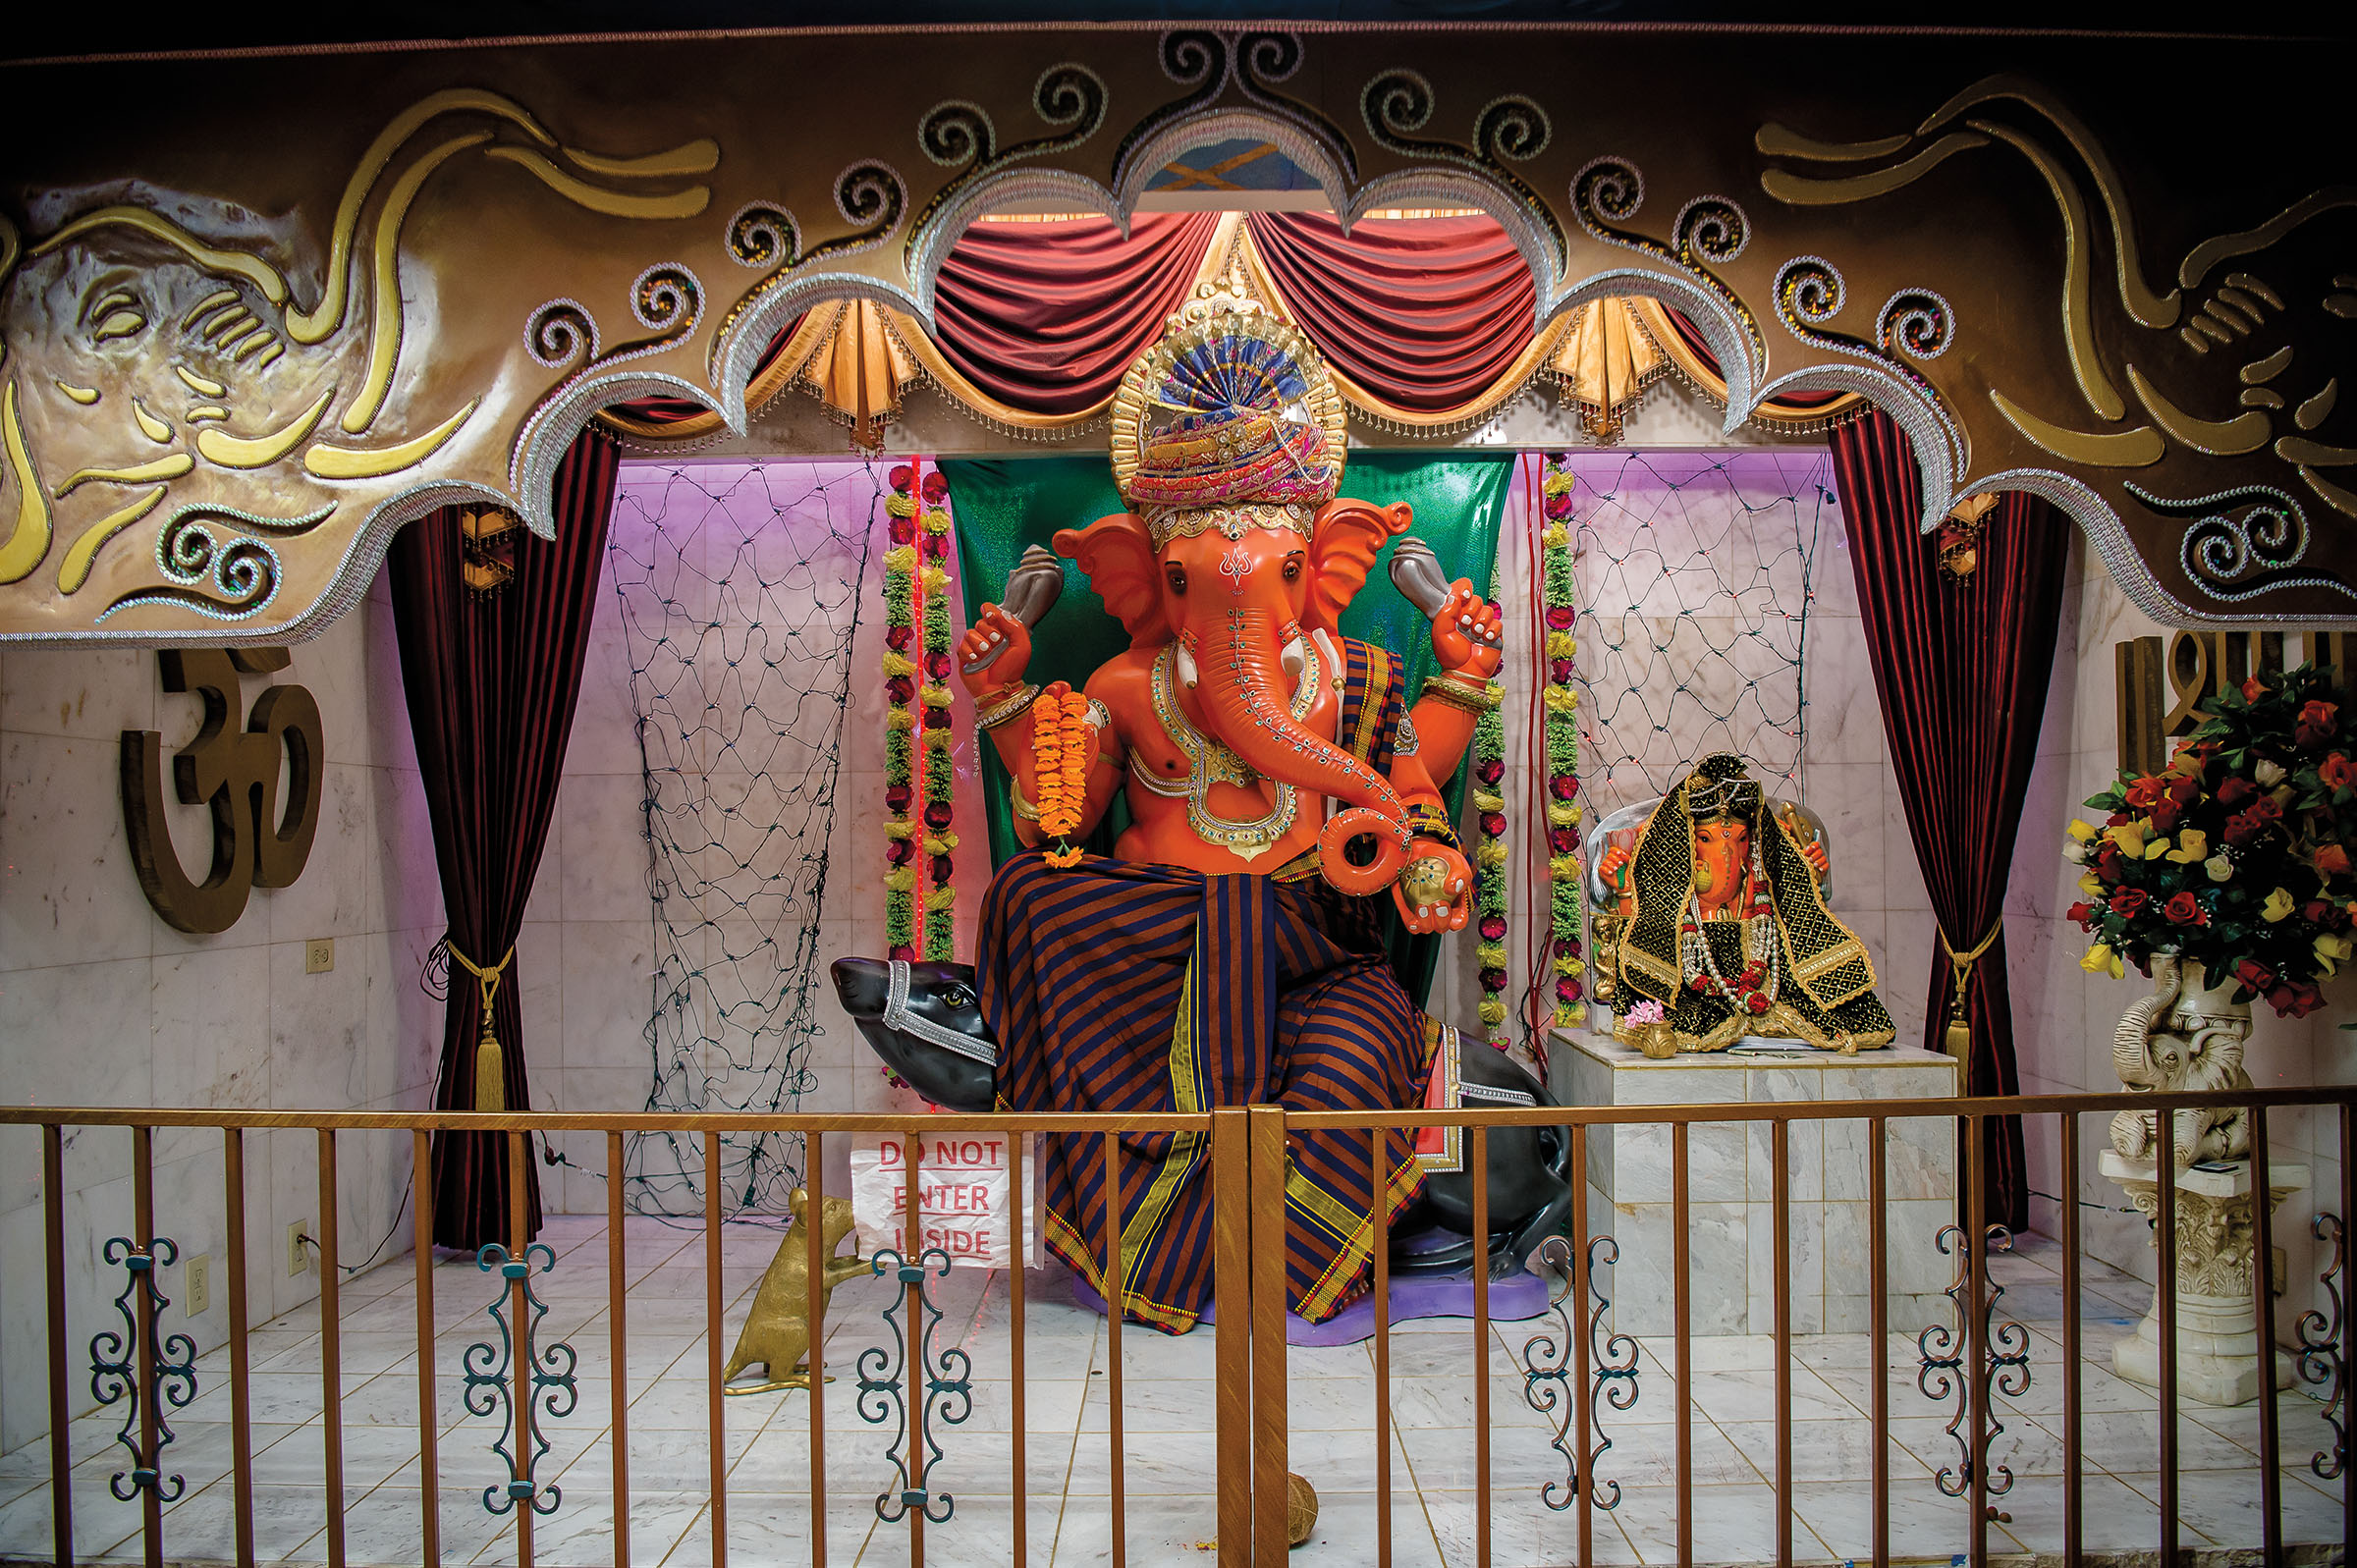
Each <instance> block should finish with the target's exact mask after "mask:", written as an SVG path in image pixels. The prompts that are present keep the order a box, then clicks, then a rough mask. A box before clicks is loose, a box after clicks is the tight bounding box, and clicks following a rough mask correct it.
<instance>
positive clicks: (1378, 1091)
mask: <svg viewBox="0 0 2357 1568" xmlns="http://www.w3.org/2000/svg"><path fill="white" fill-rule="evenodd" d="M1282 875H1283V874H1280V877H1282ZM1280 877H1268V876H1217V877H1215V876H1206V875H1205V874H1203V873H1201V872H1196V871H1187V870H1182V869H1180V868H1178V867H1175V866H1164V865H1153V864H1147V863H1144V862H1140V861H1130V860H1113V859H1106V858H1103V857H1101V856H1096V855H1091V856H1088V857H1087V858H1086V859H1084V860H1083V861H1082V862H1081V863H1080V864H1079V865H1077V866H1074V867H1072V868H1070V869H1069V870H1065V871H1057V870H1052V869H1050V868H1049V867H1048V866H1047V865H1046V864H1045V862H1044V861H1043V860H1042V859H1041V857H1040V855H1039V854H1038V853H1036V852H1032V853H1027V854H1023V855H1018V856H1016V857H1015V858H1014V859H1013V860H1010V861H1009V862H1008V863H1007V864H1006V865H1005V866H1004V867H1002V868H1001V870H1000V871H999V874H998V876H997V877H996V878H995V879H994V880H993V881H992V883H991V886H990V892H989V895H988V897H987V898H986V899H985V901H984V903H983V908H982V936H981V942H980V944H979V952H978V953H977V959H978V961H977V963H976V970H977V979H978V987H977V989H978V991H979V995H980V1000H981V1005H982V1014H983V1016H984V1018H986V1019H987V1020H988V1021H989V1023H990V1027H991V1031H992V1033H993V1034H995V1035H996V1036H997V1037H998V1041H999V1064H998V1094H999V1103H1000V1105H1001V1106H1002V1107H1004V1108H1008V1109H1012V1110H1079V1111H1097V1112H1108V1113H1116V1114H1118V1113H1122V1112H1130V1113H1143V1112H1151V1111H1160V1112H1165V1113H1168V1112H1171V1111H1185V1112H1195V1111H1201V1110H1205V1109H1209V1108H1212V1107H1215V1106H1240V1105H1254V1104H1264V1105H1283V1106H1287V1107H1288V1108H1295V1109H1301V1110H1313V1109H1314V1110H1364V1109H1392V1108H1400V1107H1407V1106H1414V1105H1416V1104H1418V1103H1419V1102H1420V1099H1421V1096H1422V1094H1423V1087H1424V1080H1425V1076H1426V1074H1427V1073H1428V1072H1429V1071H1430V1070H1431V1061H1432V1054H1433V1036H1432V1034H1431V1032H1430V1031H1428V1030H1427V1028H1426V1024H1425V1019H1424V1015H1423V1014H1422V1013H1421V1012H1420V1011H1419V1010H1418V1009H1417V1008H1416V1006H1415V1004H1414V1003H1413V1002H1411V1001H1410V1000H1408V997H1407V994H1406V993H1405V992H1404V991H1402V990H1400V988H1399V983H1398V981H1397V980H1396V979H1394V978H1393V975H1392V972H1391V970H1390V968H1389V966H1388V965H1387V963H1386V961H1385V959H1384V957H1383V955H1382V953H1381V952H1380V951H1375V952H1369V951H1362V950H1357V947H1358V946H1359V945H1358V944H1349V945H1345V942H1346V941H1347V939H1345V940H1344V941H1338V940H1336V938H1335V937H1334V936H1332V935H1330V934H1329V933H1330V932H1334V931H1336V930H1337V929H1338V922H1337V921H1336V919H1335V918H1334V912H1333V910H1332V908H1331V899H1330V898H1328V897H1322V896H1321V892H1320V890H1321V887H1322V885H1321V884H1318V883H1317V882H1315V881H1314V880H1280ZM1373 1136H1374V1135H1373V1134H1371V1133H1357V1132H1349V1133H1343V1132H1322V1133H1317V1134H1307V1135H1304V1134H1296V1135H1294V1137H1293V1138H1292V1140H1291V1143H1290V1149H1289V1153H1288V1170H1287V1175H1286V1220H1287V1227H1286V1228H1287V1249H1286V1250H1287V1256H1286V1273H1287V1289H1288V1297H1289V1300H1290V1304H1291V1306H1292V1310H1293V1311H1295V1312H1297V1313H1299V1314H1300V1315H1301V1316H1302V1317H1304V1318H1307V1319H1310V1320H1312V1321H1313V1322H1315V1321H1319V1320H1323V1319H1325V1318H1329V1317H1331V1316H1333V1315H1334V1313H1335V1312H1336V1311H1337V1310H1339V1309H1340V1308H1341V1307H1342V1306H1343V1304H1345V1303H1346V1302H1348V1301H1350V1300H1351V1299H1352V1298H1353V1297H1355V1296H1357V1295H1358V1294H1360V1293H1361V1292H1362V1291H1363V1289H1364V1288H1365V1281H1366V1276H1367V1270H1368V1265H1369V1261H1370V1257H1371V1252H1372V1246H1373V1237H1374V1223H1373V1221H1372V1219H1371V1218H1370V1217H1369V1208H1370V1205H1369V1198H1370V1193H1369V1191H1368V1187H1369V1181H1368V1162H1369V1157H1370V1155H1371V1153H1372V1138H1373ZM1120 1144H1121V1151H1122V1153H1121V1157H1120V1165H1121V1169H1122V1191H1123V1204H1122V1213H1121V1238H1122V1240H1121V1245H1122V1260H1123V1261H1122V1275H1123V1283H1124V1293H1123V1306H1124V1310H1125V1311H1126V1313H1127V1315H1128V1317H1129V1318H1130V1319H1131V1320H1132V1321H1134V1322H1138V1323H1146V1324H1151V1325H1154V1326H1156V1327H1158V1328H1162V1329H1165V1330H1167V1331H1169V1332H1172V1333H1183V1332H1185V1331H1186V1330H1187V1329H1189V1328H1191V1327H1193V1326H1194V1325H1195V1320H1196V1319H1197V1317H1198V1316H1199V1315H1200V1314H1201V1313H1202V1310H1203V1307H1204V1304H1205V1303H1206V1302H1207V1301H1208V1300H1209V1299H1210V1297H1211V1287H1212V1269H1211V1259H1212V1250H1211V1216H1212V1211H1211V1189H1210V1168H1209V1167H1210V1154H1211V1151H1210V1148H1209V1146H1208V1140H1207V1139H1204V1138H1201V1137H1198V1136H1195V1135H1192V1134H1171V1133H1134V1134H1124V1136H1123V1137H1122V1138H1121V1140H1120ZM1101 1147H1102V1146H1101V1144H1100V1143H1099V1141H1098V1140H1097V1139H1096V1138H1095V1137H1093V1136H1092V1137H1075V1138H1070V1139H1065V1138H1061V1137H1045V1138H1042V1139H1041V1140H1040V1151H1039V1159H1038V1171H1039V1178H1038V1179H1039V1184H1040V1195H1041V1197H1042V1199H1043V1201H1044V1204H1045V1208H1046V1212H1047V1215H1046V1219H1045V1221H1044V1222H1043V1230H1044V1233H1045V1235H1046V1237H1047V1241H1048V1245H1049V1246H1050V1247H1051V1248H1052V1249H1053V1250H1054V1251H1055V1252H1056V1254H1057V1256H1058V1257H1061V1258H1062V1259H1064V1261H1065V1262H1066V1263H1068V1264H1069V1265H1070V1266H1071V1267H1072V1268H1073V1269H1074V1270H1076V1271H1079V1273H1080V1274H1081V1276H1082V1277H1083V1278H1085V1279H1087V1280H1088V1281H1089V1282H1090V1283H1091V1284H1092V1285H1093V1286H1094V1287H1095V1288H1096V1289H1097V1290H1098V1292H1099V1293H1100V1294H1102V1293H1103V1292H1104V1286H1105V1278H1104V1271H1103V1269H1102V1268H1101V1267H1100V1259H1099V1255H1100V1253H1101V1250H1102V1248H1103V1245H1104V1241H1103V1238H1104V1235H1105V1197H1106V1194H1105V1162H1104V1159H1103V1157H1102V1154H1101V1152H1100V1151H1101ZM1400 1147H1401V1152H1402V1155H1403V1158H1402V1159H1401V1161H1400V1162H1399V1164H1398V1167H1397V1168H1396V1169H1395V1170H1394V1171H1393V1173H1392V1175H1391V1178H1390V1181H1389V1183H1388V1191H1387V1192H1386V1194H1385V1199H1384V1202H1385V1205H1386V1207H1387V1209H1388V1211H1389V1214H1388V1215H1387V1217H1391V1216H1396V1215H1397V1214H1398V1212H1399V1211H1400V1210H1401V1209H1403V1208H1404V1207H1405V1206H1406V1205H1407V1203H1408V1202H1409V1201H1410V1200H1411V1199H1412V1198H1414V1196H1415V1194H1416V1189H1417V1184H1418V1181H1419V1179H1420V1177H1419V1175H1418V1169H1417V1165H1416V1162H1415V1159H1414V1156H1413V1154H1412V1152H1409V1151H1408V1150H1407V1149H1406V1147H1405V1145H1404V1143H1402V1144H1401V1146H1400Z"/></svg>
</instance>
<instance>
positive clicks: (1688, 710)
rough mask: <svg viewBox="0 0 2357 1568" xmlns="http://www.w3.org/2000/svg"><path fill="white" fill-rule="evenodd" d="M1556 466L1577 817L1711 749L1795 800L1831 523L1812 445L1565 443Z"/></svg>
mask: <svg viewBox="0 0 2357 1568" xmlns="http://www.w3.org/2000/svg"><path fill="white" fill-rule="evenodd" d="M1571 467H1572V472H1573V474H1574V476H1575V480H1576V483H1575V486H1574V491H1573V496H1574V504H1573V509H1572V515H1573V518H1574V522H1573V527H1572V535H1571V544H1572V549H1573V552H1574V555H1575V558H1576V567H1575V570H1576V572H1577V575H1578V581H1579V598H1580V603H1581V607H1582V608H1581V613H1580V618H1579V636H1578V641H1579V658H1578V664H1577V676H1576V678H1577V681H1578V685H1579V690H1580V714H1581V717H1582V721H1583V723H1582V726H1581V734H1580V787H1581V789H1582V790H1583V791H1584V792H1585V793H1586V794H1587V796H1588V798H1589V811H1590V812H1591V813H1592V815H1591V817H1590V820H1591V821H1594V820H1597V819H1599V818H1602V817H1604V816H1606V815H1609V814H1610V813H1612V812H1613V811H1615V810H1617V809H1618V808H1619V807H1621V806H1623V805H1626V804H1628V803H1630V802H1631V801H1636V800H1643V799H1647V798H1649V797H1652V796H1656V795H1661V794H1665V793H1667V792H1668V791H1669V790H1670V788H1671V787H1672V785H1673V784H1675V783H1676V782H1677V780H1678V778H1679V777H1680V776H1681V775H1682V774H1683V773H1684V771H1685V770H1686V769H1688V768H1690V767H1691V766H1692V765H1693V763H1694V762H1695V760H1696V759H1697V758H1700V757H1703V756H1706V755H1708V754H1710V753H1711V752H1714V751H1732V752H1735V753H1737V754H1738V755H1740V756H1742V757H1744V758H1745V759H1746V760H1748V761H1749V762H1750V763H1751V766H1752V777H1754V778H1755V779H1758V780H1760V781H1761V782H1762V783H1763V784H1769V786H1770V788H1771V790H1772V791H1774V792H1781V793H1783V794H1786V795H1790V796H1793V797H1795V798H1805V797H1804V796H1802V794H1801V788H1800V783H1801V781H1800V770H1801V754H1802V740H1803V737H1804V735H1805V733H1806V725H1805V722H1804V714H1805V711H1806V710H1805V707H1804V688H1805V679H1804V675H1805V663H1806V656H1807V638H1808V631H1809V606H1810V600H1811V593H1812V588H1813V584H1814V581H1815V577H1816V573H1817V571H1818V570H1819V567H1820V563H1819V560H1818V551H1819V549H1820V547H1821V545H1822V544H1823V543H1824V542H1825V541H1826V540H1827V539H1828V538H1830V537H1832V536H1834V535H1836V534H1837V532H1838V523H1837V522H1836V520H1835V518H1834V516H1833V515H1832V514H1833V512H1834V510H1835V502H1834V495H1833V491H1832V489H1831V486H1832V484H1833V475H1832V467H1831V464H1830V461H1829V460H1828V458H1827V456H1826V454H1825V453H1824V452H1823V451H1822V450H1814V451H1809V452H1745V453H1733V454H1726V455H1722V456H1717V457H1712V456H1706V455H1701V454H1684V453H1667V452H1578V453H1574V454H1573V455H1572V458H1571Z"/></svg>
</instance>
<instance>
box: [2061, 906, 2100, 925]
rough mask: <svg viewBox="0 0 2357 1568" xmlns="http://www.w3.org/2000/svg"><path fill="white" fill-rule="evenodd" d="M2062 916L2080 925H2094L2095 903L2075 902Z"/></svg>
mask: <svg viewBox="0 0 2357 1568" xmlns="http://www.w3.org/2000/svg"><path fill="white" fill-rule="evenodd" d="M2062 918H2063V919H2065V920H2068V921H2071V922H2072V923H2073V924H2076V925H2080V926H2090V925H2093V924H2094V923H2095V905H2093V904H2091V903H2074V904H2072V905H2071V906H2070V909H2069V910H2068V912H2066V913H2065V914H2064V915H2063V916H2062Z"/></svg>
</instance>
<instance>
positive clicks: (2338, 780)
mask: <svg viewBox="0 0 2357 1568" xmlns="http://www.w3.org/2000/svg"><path fill="white" fill-rule="evenodd" d="M2316 776H2317V777H2318V778H2319V779H2322V780H2323V781H2324V782H2325V787H2326V788H2328V789H2357V764H2352V763H2351V762H2350V761H2349V759H2348V758H2347V757H2346V756H2344V755H2342V754H2341V753H2340V752H2337V751H2335V752H2334V753H2332V755H2330V757H2327V758H2326V759H2325V760H2324V763H2323V765H2322V766H2320V767H2319V768H2318V769H2317V770H2316Z"/></svg>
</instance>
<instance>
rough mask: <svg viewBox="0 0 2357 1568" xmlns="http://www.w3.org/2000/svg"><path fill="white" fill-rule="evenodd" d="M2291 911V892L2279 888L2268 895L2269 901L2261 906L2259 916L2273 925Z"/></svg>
mask: <svg viewBox="0 0 2357 1568" xmlns="http://www.w3.org/2000/svg"><path fill="white" fill-rule="evenodd" d="M2290 913H2291V894H2290V893H2288V892H2284V891H2283V890H2282V889H2280V888H2277V889H2276V890H2275V892H2271V893H2269V894H2268V895H2267V902H2265V903H2263V904H2261V905H2260V906H2259V918H2260V919H2262V920H2264V921H2266V922H2267V923H2268V924H2269V925H2271V926H2272V925H2274V924H2275V922H2276V921H2278V920H2280V919H2282V918H2283V917H2284V916H2285V915H2287V914H2290Z"/></svg>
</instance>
